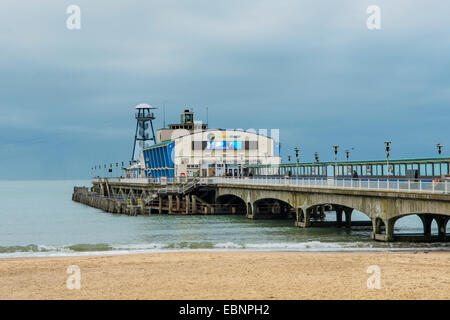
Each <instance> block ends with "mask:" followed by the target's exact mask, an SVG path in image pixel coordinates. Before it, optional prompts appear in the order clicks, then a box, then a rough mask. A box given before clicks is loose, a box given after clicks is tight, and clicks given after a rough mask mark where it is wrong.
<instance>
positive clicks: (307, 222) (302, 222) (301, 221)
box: [295, 208, 312, 228]
mask: <svg viewBox="0 0 450 320" xmlns="http://www.w3.org/2000/svg"><path fill="white" fill-rule="evenodd" d="M297 210H298V212H297V217H298V218H297V219H298V220H297V221H295V226H297V227H300V228H308V227H310V226H311V211H312V209H306V210H302V209H300V208H297Z"/></svg>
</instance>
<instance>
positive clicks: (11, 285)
mask: <svg viewBox="0 0 450 320" xmlns="http://www.w3.org/2000/svg"><path fill="white" fill-rule="evenodd" d="M71 265H77V266H78V267H79V268H80V272H81V281H80V283H81V288H80V289H79V290H77V289H74V290H69V289H67V286H66V281H67V278H68V277H69V274H67V273H66V271H67V268H68V267H69V266H71ZM371 265H377V266H379V268H380V271H381V277H380V280H381V281H380V285H381V288H380V289H368V287H367V279H368V278H369V277H370V276H371V275H370V274H368V273H367V268H368V267H369V266H371ZM449 271H450V253H448V252H429V253H424V252H418V253H416V254H414V253H413V252H411V253H393V252H383V253H367V252H366V253H305V252H246V251H239V252H171V253H153V254H133V255H116V256H83V257H56V258H4V259H0V299H449V298H450V272H449Z"/></svg>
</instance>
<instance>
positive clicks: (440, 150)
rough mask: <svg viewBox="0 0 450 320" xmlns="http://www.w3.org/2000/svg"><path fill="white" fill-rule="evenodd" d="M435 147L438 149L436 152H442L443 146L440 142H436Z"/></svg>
mask: <svg viewBox="0 0 450 320" xmlns="http://www.w3.org/2000/svg"><path fill="white" fill-rule="evenodd" d="M436 147H437V150H438V154H439V155H441V153H442V148H443V147H444V146H443V145H441V144H440V143H438V144H437V145H436Z"/></svg>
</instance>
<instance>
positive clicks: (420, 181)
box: [419, 180, 422, 191]
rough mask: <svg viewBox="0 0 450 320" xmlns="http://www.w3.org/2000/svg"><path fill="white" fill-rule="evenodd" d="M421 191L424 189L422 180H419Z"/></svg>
mask: <svg viewBox="0 0 450 320" xmlns="http://www.w3.org/2000/svg"><path fill="white" fill-rule="evenodd" d="M419 191H422V180H419Z"/></svg>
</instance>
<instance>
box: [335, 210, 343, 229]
mask: <svg viewBox="0 0 450 320" xmlns="http://www.w3.org/2000/svg"><path fill="white" fill-rule="evenodd" d="M335 210H336V223H337V225H338V227H341V226H342V212H343V211H344V210H343V209H342V207H341V206H336V209H335Z"/></svg>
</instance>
